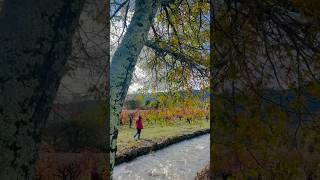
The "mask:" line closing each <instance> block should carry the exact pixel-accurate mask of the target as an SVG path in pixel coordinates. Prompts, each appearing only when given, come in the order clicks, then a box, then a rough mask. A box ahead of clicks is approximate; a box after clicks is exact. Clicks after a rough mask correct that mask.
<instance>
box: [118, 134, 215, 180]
mask: <svg viewBox="0 0 320 180" xmlns="http://www.w3.org/2000/svg"><path fill="white" fill-rule="evenodd" d="M209 147H210V136H209V134H207V135H202V136H198V137H196V138H193V139H189V140H185V141H182V142H179V143H177V144H174V145H171V146H169V147H166V148H164V149H161V150H158V151H156V152H153V153H150V154H147V155H144V156H140V157H138V158H136V159H134V160H132V161H130V162H127V163H122V164H119V165H117V166H116V167H115V168H114V173H113V179H115V180H129V179H130V180H167V179H168V180H169V179H170V180H171V179H172V180H189V179H190V180H191V179H194V177H195V176H196V174H197V172H199V171H200V170H201V169H202V168H203V167H204V166H205V165H206V164H207V163H208V162H209V159H210V155H209V153H210V152H209Z"/></svg>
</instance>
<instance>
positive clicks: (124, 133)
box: [117, 120, 210, 152]
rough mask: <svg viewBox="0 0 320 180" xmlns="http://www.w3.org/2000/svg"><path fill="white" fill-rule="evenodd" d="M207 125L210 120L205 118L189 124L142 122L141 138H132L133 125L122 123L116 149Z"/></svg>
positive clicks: (185, 132)
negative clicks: (164, 124) (166, 124)
mask: <svg viewBox="0 0 320 180" xmlns="http://www.w3.org/2000/svg"><path fill="white" fill-rule="evenodd" d="M209 127H210V122H209V121H206V120H197V121H193V122H192V123H191V124H189V123H187V122H186V121H178V122H176V123H175V124H171V125H170V126H161V125H160V124H158V125H154V124H150V125H148V124H144V129H142V132H141V139H140V140H136V139H134V138H133V136H134V134H135V133H136V129H135V127H134V126H133V127H132V128H129V126H128V125H124V126H121V128H120V131H119V135H118V143H117V144H118V151H119V152H121V151H123V150H125V149H131V148H135V147H139V146H141V145H142V144H143V143H147V142H156V141H159V140H162V139H166V138H170V137H174V136H179V135H183V134H187V133H192V132H195V131H198V130H203V129H208V128H209Z"/></svg>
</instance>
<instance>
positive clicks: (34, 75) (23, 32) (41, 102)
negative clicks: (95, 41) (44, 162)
mask: <svg viewBox="0 0 320 180" xmlns="http://www.w3.org/2000/svg"><path fill="white" fill-rule="evenodd" d="M81 7H82V1H81V0H55V1H52V0H41V1H38V0H5V1H4V6H3V8H2V10H1V16H0V42H1V44H0V179H6V180H11V179H15V180H16V179H23V180H25V179H32V180H33V179H35V166H34V164H35V161H36V160H37V157H38V146H39V143H40V141H41V129H42V127H43V126H44V124H45V120H46V119H47V117H48V114H49V111H50V109H51V105H52V102H53V99H54V97H55V95H56V92H57V88H58V86H59V84H60V80H61V77H62V76H63V74H64V67H65V64H66V61H67V58H68V55H69V54H70V51H71V45H72V36H73V33H74V30H75V28H76V26H77V24H78V19H79V14H80V11H81Z"/></svg>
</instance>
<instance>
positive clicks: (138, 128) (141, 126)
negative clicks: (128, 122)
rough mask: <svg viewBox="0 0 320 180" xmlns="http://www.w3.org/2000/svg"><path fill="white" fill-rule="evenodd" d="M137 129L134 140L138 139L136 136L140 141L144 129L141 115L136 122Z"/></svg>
mask: <svg viewBox="0 0 320 180" xmlns="http://www.w3.org/2000/svg"><path fill="white" fill-rule="evenodd" d="M136 128H137V133H136V134H135V135H134V136H133V138H136V136H138V139H140V134H141V129H143V124H142V117H141V116H140V115H139V117H138V120H137V121H136Z"/></svg>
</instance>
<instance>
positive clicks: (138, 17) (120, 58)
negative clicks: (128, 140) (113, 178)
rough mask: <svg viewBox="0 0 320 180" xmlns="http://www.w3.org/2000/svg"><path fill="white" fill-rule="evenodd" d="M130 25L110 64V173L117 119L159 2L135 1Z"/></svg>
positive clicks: (112, 164) (150, 0) (151, 0)
mask: <svg viewBox="0 0 320 180" xmlns="http://www.w3.org/2000/svg"><path fill="white" fill-rule="evenodd" d="M135 3H136V4H135V12H134V15H133V17H132V19H131V22H130V25H129V27H128V29H127V32H126V34H125V36H124V37H123V40H122V42H121V44H120V45H119V47H118V48H117V50H116V52H115V54H114V56H113V58H112V61H111V65H110V151H109V153H110V169H111V171H112V170H113V167H114V163H115V154H116V150H117V145H116V143H117V136H118V126H119V122H120V121H119V116H120V113H121V110H122V105H123V102H124V99H125V97H126V95H127V91H128V88H129V84H130V81H131V79H132V74H133V71H134V67H135V65H136V61H137V59H138V57H139V54H140V52H141V50H142V48H143V46H144V44H145V42H146V41H147V38H148V32H149V29H150V28H151V24H152V21H153V19H154V18H155V14H156V12H157V10H158V8H159V6H160V3H159V1H158V0H156V1H155V0H136V1H135Z"/></svg>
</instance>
